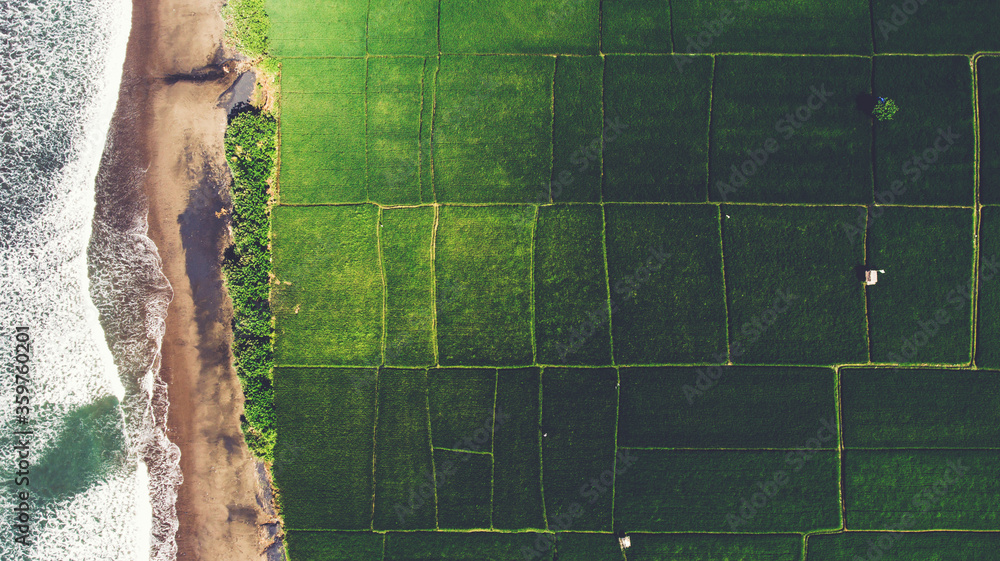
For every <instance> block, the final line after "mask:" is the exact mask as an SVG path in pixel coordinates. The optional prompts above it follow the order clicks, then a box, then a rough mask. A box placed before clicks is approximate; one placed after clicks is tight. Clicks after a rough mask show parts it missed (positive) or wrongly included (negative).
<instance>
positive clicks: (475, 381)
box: [427, 368, 502, 452]
mask: <svg viewBox="0 0 1000 561" xmlns="http://www.w3.org/2000/svg"><path fill="white" fill-rule="evenodd" d="M427 377H428V381H429V383H430V390H429V396H430V415H431V434H432V435H433V439H434V446H436V447H439V448H452V449H455V450H471V451H474V452H489V451H490V450H491V449H492V446H493V438H492V432H493V428H494V422H495V419H494V414H493V402H494V400H495V399H496V377H497V372H496V370H495V369H492V368H475V369H464V368H432V369H430V370H429V371H428V373H427ZM501 421H502V419H501ZM501 424H502V423H501Z"/></svg>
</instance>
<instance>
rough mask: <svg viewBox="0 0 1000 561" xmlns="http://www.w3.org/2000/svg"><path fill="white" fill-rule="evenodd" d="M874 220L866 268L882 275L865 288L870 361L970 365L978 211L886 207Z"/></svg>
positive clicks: (871, 219) (869, 238)
mask: <svg viewBox="0 0 1000 561" xmlns="http://www.w3.org/2000/svg"><path fill="white" fill-rule="evenodd" d="M879 211H881V214H880V215H879V217H878V218H875V212H879ZM869 220H870V221H871V222H870V228H869V231H868V238H867V245H868V249H867V254H868V266H869V267H871V268H874V269H880V270H884V271H885V274H884V275H881V276H880V277H879V282H878V284H877V285H875V286H870V287H867V290H866V292H867V295H868V325H869V330H870V333H871V345H872V346H871V354H872V361H873V362H888V363H915V364H928V363H932V364H948V363H967V362H970V361H971V360H972V356H971V353H972V302H971V298H970V297H969V287H970V283H971V282H972V277H973V264H972V257H973V245H972V240H971V239H970V238H971V236H970V232H971V231H972V221H973V212H972V211H971V210H968V209H943V208H902V207H883V208H879V209H876V210H874V211H872V214H871V216H870V218H869Z"/></svg>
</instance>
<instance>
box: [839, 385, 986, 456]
mask: <svg viewBox="0 0 1000 561" xmlns="http://www.w3.org/2000/svg"><path fill="white" fill-rule="evenodd" d="M840 385H841V411H842V412H843V427H844V445H845V446H846V447H849V448H1000V373H998V372H994V371H984V370H979V371H970V370H909V369H907V370H899V369H892V370H890V369H885V368H881V369H853V368H845V369H842V370H841V371H840Z"/></svg>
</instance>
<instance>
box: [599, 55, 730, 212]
mask: <svg viewBox="0 0 1000 561" xmlns="http://www.w3.org/2000/svg"><path fill="white" fill-rule="evenodd" d="M711 82H712V59H710V58H708V57H697V58H696V59H694V60H693V62H692V63H691V64H690V65H688V66H687V67H685V71H684V72H683V73H682V74H677V70H676V68H675V67H674V60H673V58H672V57H669V56H615V55H610V56H608V57H606V58H605V63H604V118H605V120H606V121H607V120H608V119H611V120H612V122H614V123H615V124H616V126H615V127H611V126H610V125H609V126H608V127H607V128H608V129H609V130H607V131H606V132H605V134H604V139H603V143H604V200H607V201H671V202H674V201H685V202H698V201H704V200H706V193H705V189H706V184H707V181H708V178H707V175H708V174H707V165H708V115H709V102H710V99H709V91H710V88H711Z"/></svg>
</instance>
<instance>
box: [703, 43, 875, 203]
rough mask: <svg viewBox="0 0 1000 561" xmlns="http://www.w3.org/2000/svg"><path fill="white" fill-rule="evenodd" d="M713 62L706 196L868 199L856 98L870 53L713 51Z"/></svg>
mask: <svg viewBox="0 0 1000 561" xmlns="http://www.w3.org/2000/svg"><path fill="white" fill-rule="evenodd" d="M715 64H716V69H715V86H714V88H713V92H712V131H711V138H712V140H711V147H712V154H711V158H710V160H709V161H710V162H711V169H710V170H709V171H710V173H709V191H708V192H709V198H710V199H711V200H713V201H742V202H767V203H815V204H819V203H828V204H829V203H857V204H868V203H869V202H870V201H871V197H872V194H871V185H872V172H871V143H872V133H871V115H870V114H867V113H865V112H864V111H860V110H859V109H858V108H857V101H856V97H857V96H858V95H859V94H861V93H866V92H868V91H869V89H870V88H871V59H869V58H863V57H801V56H796V57H775V56H719V57H716V59H715ZM760 76H767V77H768V79H767V80H757V79H755V77H760Z"/></svg>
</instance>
